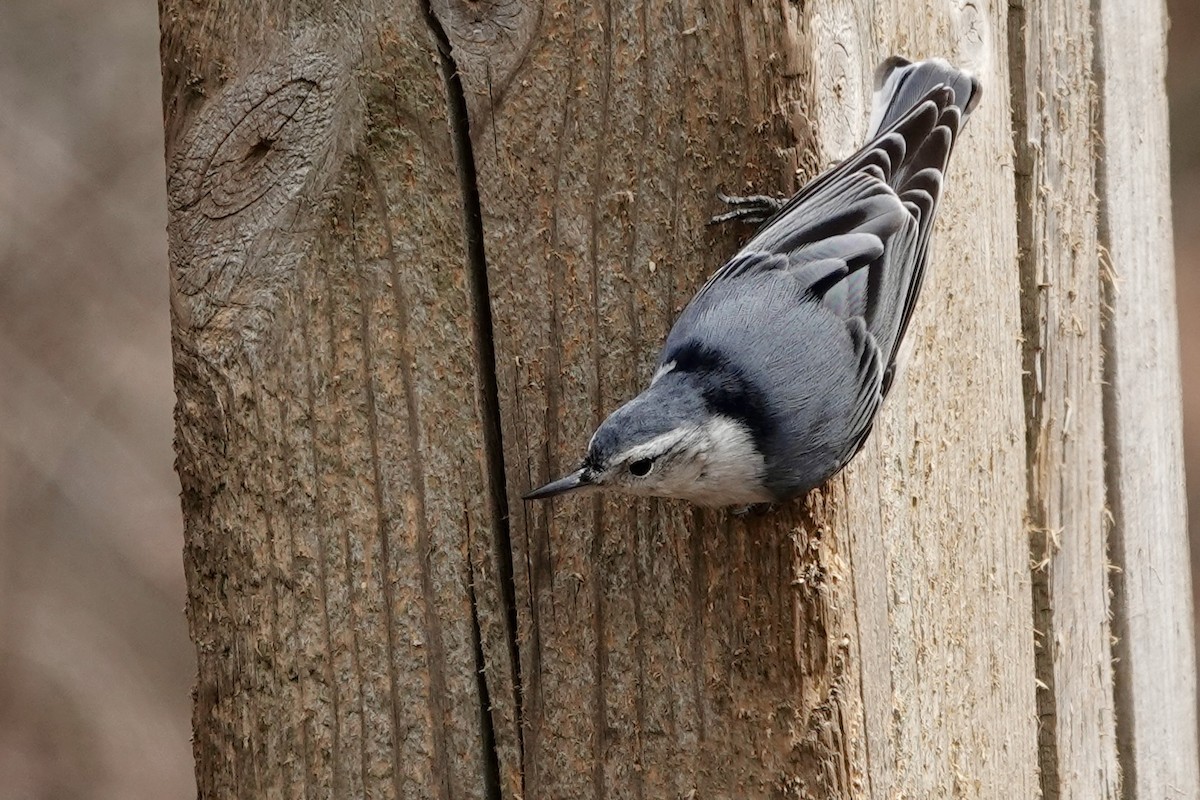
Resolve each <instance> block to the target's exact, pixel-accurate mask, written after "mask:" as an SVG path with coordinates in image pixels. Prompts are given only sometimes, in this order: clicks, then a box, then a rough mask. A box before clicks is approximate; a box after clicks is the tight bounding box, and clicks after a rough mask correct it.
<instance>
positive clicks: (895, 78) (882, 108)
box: [867, 56, 980, 140]
mask: <svg viewBox="0 0 1200 800" xmlns="http://www.w3.org/2000/svg"><path fill="white" fill-rule="evenodd" d="M939 86H948V87H949V88H950V89H951V90H952V91H953V92H954V105H956V106H957V107H958V109H959V113H960V114H961V115H962V117H963V119H966V117H967V116H968V115H969V114H970V113H971V112H972V111H974V110H975V106H976V105H978V104H979V93H980V84H979V79H978V78H976V77H975V76H974V75H971V74H970V73H968V72H964V71H962V70H960V69H958V68H957V67H955V66H953V65H951V64H950V63H949V62H947V61H944V60H942V59H940V58H931V59H929V60H928V61H920V62H917V63H916V64H914V63H912V62H911V61H909V60H908V59H907V58H904V57H902V56H892V57H891V58H889V59H887V60H886V61H884V62H883V63H882V64H880V65H879V66H878V67H877V68H876V70H875V95H874V97H873V98H872V101H871V122H870V124H869V125H867V139H868V140H871V139H874V138H875V137H876V136H878V135H879V133H880V131H882V130H884V129H886V128H888V127H890V126H892V125H894V124H896V122H897V121H898V120H900V119H901V118H903V117H904V115H905V114H907V113H908V112H909V111H911V110H912V109H913V108H914V107H916V105H917V104H918V103H920V102H921V101H922V100H924V99H925V98H926V97H927V96H928V95H929V93H930V92H932V91H933V90H934V89H936V88H938V87H939Z"/></svg>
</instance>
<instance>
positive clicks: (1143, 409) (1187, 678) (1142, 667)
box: [1093, 0, 1200, 800]
mask: <svg viewBox="0 0 1200 800" xmlns="http://www.w3.org/2000/svg"><path fill="white" fill-rule="evenodd" d="M1093 5H1094V7H1095V8H1096V15H1097V16H1096V24H1097V27H1098V31H1099V37H1098V42H1097V47H1098V58H1097V63H1098V64H1099V65H1100V68H1099V71H1098V72H1099V74H1098V75H1097V78H1098V79H1099V80H1098V82H1099V85H1100V115H1099V125H1098V128H1099V131H1098V132H1099V136H1100V139H1101V141H1103V142H1104V145H1105V154H1104V158H1103V159H1101V160H1100V161H1099V167H1098V169H1099V176H1098V184H1099V194H1100V203H1101V223H1100V243H1101V245H1102V246H1103V247H1104V248H1106V250H1107V254H1108V259H1107V265H1108V268H1109V269H1110V271H1111V286H1110V288H1109V291H1108V292H1107V295H1106V300H1107V304H1108V306H1109V314H1108V317H1107V319H1106V324H1105V331H1104V343H1105V352H1106V353H1107V359H1106V362H1105V383H1106V385H1107V386H1108V390H1107V392H1106V393H1105V405H1104V421H1105V446H1106V452H1107V453H1108V454H1109V455H1108V459H1107V465H1106V466H1107V470H1108V487H1109V501H1108V502H1109V508H1110V509H1111V510H1112V514H1113V533H1112V541H1111V542H1110V545H1109V552H1110V554H1111V555H1110V558H1112V560H1113V562H1114V567H1115V571H1114V581H1113V583H1114V590H1115V594H1116V596H1115V599H1114V615H1113V617H1114V619H1113V628H1114V632H1115V634H1116V636H1117V645H1116V647H1115V648H1114V650H1115V655H1116V657H1117V659H1118V661H1117V664H1118V666H1119V669H1118V671H1117V676H1116V680H1117V687H1116V698H1117V746H1118V748H1119V750H1120V759H1121V768H1122V770H1123V773H1124V785H1123V796H1124V797H1126V798H1138V799H1139V800H1140V799H1141V798H1150V797H1165V798H1184V797H1200V762H1198V760H1197V758H1196V751H1197V744H1196V654H1195V642H1194V641H1193V638H1192V632H1191V624H1192V623H1191V620H1192V615H1193V613H1194V609H1193V608H1192V591H1191V570H1190V566H1189V560H1188V543H1187V508H1186V498H1185V495H1184V483H1183V442H1182V434H1181V429H1182V420H1181V417H1182V409H1181V403H1180V388H1179V333H1178V327H1177V325H1176V316H1175V273H1174V268H1173V266H1174V262H1173V251H1172V239H1171V197H1170V188H1169V187H1170V183H1169V181H1168V171H1169V169H1170V160H1169V156H1168V144H1167V101H1166V88H1165V86H1164V81H1165V78H1166V48H1165V46H1164V44H1163V42H1164V41H1165V40H1166V24H1167V18H1166V8H1165V7H1164V4H1163V3H1162V2H1155V3H1139V2H1134V1H1133V0H1100V2H1099V3H1096V4H1093Z"/></svg>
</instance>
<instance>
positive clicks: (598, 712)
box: [435, 2, 1036, 798]
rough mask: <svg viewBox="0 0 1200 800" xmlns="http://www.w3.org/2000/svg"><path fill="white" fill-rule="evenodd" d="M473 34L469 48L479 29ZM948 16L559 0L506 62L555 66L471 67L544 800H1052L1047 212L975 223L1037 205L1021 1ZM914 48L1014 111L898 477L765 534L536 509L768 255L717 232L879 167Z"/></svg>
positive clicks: (912, 381) (657, 509) (943, 305)
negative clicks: (1030, 275)
mask: <svg viewBox="0 0 1200 800" xmlns="http://www.w3.org/2000/svg"><path fill="white" fill-rule="evenodd" d="M437 10H438V7H437V6H436V5H435V11H437ZM439 13H440V14H443V15H444V17H443V19H444V24H445V27H446V29H447V31H448V34H449V37H450V39H451V41H452V42H454V43H455V44H456V45H457V39H456V33H455V32H456V31H457V30H459V29H460V28H461V29H463V30H464V31H469V30H470V25H471V23H470V21H469V20H467V21H464V20H460V18H459V17H457V16H456V13H457V12H456V11H455V7H454V6H453V5H451V6H450V7H448V8H447V9H446V10H444V11H442V12H439ZM928 14H929V17H928V19H927V20H926V21H924V22H920V21H919V20H920V17H919V16H918V22H917V24H916V25H915V26H914V25H913V24H912V21H911V19H910V18H909V16H906V15H902V14H901V12H900V11H897V10H890V9H889V8H887V7H886V6H885V4H880V5H878V6H873V5H871V4H848V3H834V2H824V3H811V4H805V6H804V8H803V10H801V9H800V8H799V7H798V6H795V5H792V4H758V3H755V4H745V3H729V4H725V3H715V4H696V3H682V2H650V3H644V4H643V3H623V2H612V3H606V4H595V5H592V6H589V7H588V8H587V10H586V11H585V12H581V11H580V10H578V9H577V8H576V7H574V6H569V5H567V4H555V3H549V4H546V5H545V6H543V8H542V15H541V18H540V20H539V21H538V28H537V32H536V34H535V35H533V36H526V35H525V34H524V33H521V34H514V35H512V36H511V37H507V38H506V39H505V41H509V40H511V41H513V42H517V43H520V46H521V47H523V48H524V49H525V53H524V56H523V58H522V59H521V60H520V61H519V62H518V64H519V66H518V67H516V69H515V72H513V73H512V74H511V75H510V74H507V73H505V72H503V71H500V70H498V69H493V70H492V71H491V72H490V73H488V74H484V75H480V74H478V73H476V74H472V71H471V70H472V69H473V68H477V67H475V66H473V65H478V64H479V59H480V54H479V52H478V51H477V50H473V51H472V53H471V56H470V60H469V61H464V62H461V63H460V69H463V71H464V85H465V86H466V87H467V92H468V96H469V100H468V106H469V107H470V108H471V109H472V114H471V133H472V141H473V143H474V152H475V162H476V166H477V170H478V181H479V187H480V195H481V201H482V208H483V229H484V234H485V241H486V250H487V260H488V265H489V276H490V279H491V287H492V304H493V311H494V315H495V316H494V325H495V337H496V339H495V340H496V348H497V376H498V387H499V396H500V407H501V414H502V419H503V424H504V444H505V447H506V459H505V461H506V465H507V479H508V480H507V483H508V488H509V500H510V508H511V512H512V516H511V520H512V522H511V524H512V532H513V546H514V551H515V554H516V564H517V568H516V577H517V584H518V587H519V591H518V593H517V599H518V606H519V610H520V614H519V618H520V625H519V635H520V642H521V658H522V675H523V676H525V677H526V684H525V705H524V709H523V721H524V731H525V734H524V745H525V759H526V762H525V763H526V769H527V772H526V781H527V783H526V787H527V789H528V791H529V792H530V794H531V795H532V796H538V797H543V796H544V797H566V796H570V797H596V798H599V797H610V796H611V797H691V796H695V797H721V798H725V797H775V796H780V797H892V796H921V797H939V796H940V797H951V796H954V797H998V796H1033V794H1034V793H1035V791H1036V771H1035V769H1036V763H1035V730H1036V729H1035V718H1034V714H1033V691H1034V680H1033V650H1032V633H1031V629H1030V619H1031V616H1030V615H1031V612H1030V585H1029V569H1028V544H1027V539H1026V535H1025V529H1024V524H1023V514H1024V512H1025V490H1024V472H1025V452H1024V428H1023V416H1022V407H1021V402H1022V401H1021V377H1020V376H1021V352H1020V342H1019V331H1020V317H1019V305H1018V297H1019V288H1020V287H1019V284H1018V272H1017V269H1016V255H1017V251H1016V238H1015V212H1014V209H1013V204H1012V201H1011V199H1009V200H1007V201H1005V202H1001V203H996V204H994V206H995V207H994V209H993V211H994V213H991V214H989V215H986V216H981V215H978V214H972V213H971V209H973V208H977V207H979V206H981V205H984V204H988V203H989V202H990V200H989V198H991V197H993V196H996V195H999V196H1001V197H1005V198H1012V197H1013V191H1014V188H1013V177H1012V175H1013V173H1012V162H1011V156H1010V153H1011V141H1012V139H1011V129H1010V127H1009V123H1008V119H1009V117H1008V108H1007V105H1006V94H1007V92H1006V89H1005V87H1006V85H1007V82H1008V78H1007V73H1006V67H1007V63H1006V60H1005V58H1004V52H1005V50H1004V48H1005V46H1006V43H1007V37H1006V27H1005V25H1006V9H999V10H997V11H995V12H989V13H988V14H985V13H981V12H979V11H978V10H977V9H976V8H975V7H974V6H969V7H967V8H965V9H959V8H958V7H957V5H955V4H949V3H936V4H933V8H932V9H930V10H929V12H928ZM901 27H903V28H905V29H907V30H909V31H910V35H909V37H903V38H902V37H899V36H897V35H896V33H895V31H896V30H897V29H898V28H901ZM462 36H463V37H464V38H465V37H466V36H467V33H466V32H464V33H463V34H462ZM465 46H466V45H464V47H465ZM893 50H898V51H902V52H907V53H909V54H910V55H914V56H919V55H924V54H943V55H947V56H949V57H951V58H953V59H955V60H958V61H963V60H966V61H968V62H971V61H978V62H979V63H978V65H977V68H978V69H980V72H981V77H982V80H983V82H984V84H985V85H987V86H989V87H992V88H991V89H990V91H989V93H988V94H987V95H985V96H986V97H987V98H988V99H987V101H986V102H985V104H984V106H983V107H982V108H981V109H980V111H979V112H978V114H977V116H976V118H974V119H972V121H971V124H970V125H969V126H968V132H967V135H966V136H965V138H964V140H963V143H962V146H961V148H960V150H959V152H958V153H956V156H955V161H954V164H953V165H952V169H951V178H950V190H949V192H948V194H947V197H946V206H947V207H946V209H945V213H944V219H943V221H942V223H941V224H940V225H939V233H938V241H937V243H936V244H935V259H934V260H935V264H934V267H933V270H932V276H931V278H930V285H929V286H928V288H927V297H926V299H925V301H924V303H923V304H922V310H921V312H920V313H919V315H918V318H917V321H916V323H915V324H914V338H915V339H916V340H917V345H916V350H917V354H916V355H915V356H914V359H913V361H914V363H913V365H912V366H910V369H909V374H908V377H907V378H906V379H905V380H904V382H905V383H906V385H905V386H903V387H902V388H901V389H899V390H898V391H897V392H896V393H895V395H894V396H893V399H892V400H891V401H890V402H889V405H888V408H887V410H886V411H885V413H884V418H883V419H882V420H881V422H880V424H879V426H878V427H879V429H880V430H879V431H878V432H877V434H876V436H875V438H874V440H873V444H871V445H869V446H868V449H869V451H870V452H869V453H868V454H864V455H863V456H862V457H860V459H859V461H858V462H857V463H856V464H855V465H854V466H853V467H852V468H851V469H850V471H849V472H848V474H847V477H846V478H845V480H844V481H842V480H839V481H837V482H836V483H835V485H833V486H831V487H830V488H828V489H827V490H825V491H823V492H818V493H815V494H814V495H813V496H812V497H810V498H809V500H808V502H807V504H800V503H796V504H792V505H789V506H788V507H786V508H784V509H782V510H781V511H780V512H778V513H776V514H774V515H772V516H769V517H767V518H764V519H752V520H741V519H734V518H731V517H728V516H726V515H725V514H724V513H715V512H707V511H700V510H696V509H694V508H691V507H689V506H687V505H685V504H680V503H672V502H658V501H645V500H634V501H631V500H626V499H615V498H587V499H582V500H580V499H567V500H563V501H558V502H555V503H554V504H552V505H528V506H525V505H522V504H521V502H520V499H519V497H520V494H521V493H522V492H523V491H525V490H527V489H529V488H531V487H533V486H536V485H538V484H539V483H540V482H542V481H544V480H545V479H546V478H548V477H551V476H555V475H557V474H560V473H562V472H564V471H566V470H568V469H570V468H572V467H573V465H574V463H575V461H576V460H577V459H578V458H579V457H580V456H581V455H582V453H583V450H584V448H585V446H586V444H587V439H588V437H589V435H590V433H591V431H592V429H593V428H594V426H595V425H596V424H597V423H598V422H600V421H601V420H602V419H603V417H604V415H605V414H606V413H608V412H609V411H611V410H612V409H613V408H615V407H616V406H617V405H618V404H619V403H620V402H622V401H624V400H625V399H628V398H629V397H630V396H632V395H633V394H634V393H636V392H637V391H638V390H639V389H640V388H641V387H642V386H644V385H645V382H646V381H647V380H648V377H649V375H650V374H651V372H652V371H653V363H654V359H655V357H656V356H657V349H658V346H659V345H660V343H661V341H662V339H663V337H664V336H665V334H666V331H667V330H668V328H669V326H670V324H671V322H672V321H673V319H674V317H675V315H676V314H677V313H678V311H679V310H680V309H681V308H682V305H683V304H684V303H685V302H686V301H687V299H688V298H689V297H690V296H691V294H692V293H693V292H694V291H695V290H696V289H697V288H698V287H699V286H700V284H701V283H702V282H703V280H704V278H705V277H706V276H707V274H708V273H710V272H711V271H712V270H713V269H715V268H716V267H717V266H719V264H720V263H721V261H722V260H724V259H725V258H726V257H728V256H729V255H730V254H731V253H732V251H733V250H734V249H735V248H736V244H737V242H738V241H739V240H740V239H741V237H742V236H744V235H745V233H746V232H739V231H729V230H711V229H707V228H705V221H706V220H707V219H708V217H709V216H711V215H712V214H713V213H715V212H717V211H719V208H718V206H717V204H716V203H715V201H714V197H715V193H716V191H717V190H718V189H724V190H726V191H732V192H743V191H747V190H753V191H763V192H781V193H782V192H789V191H792V190H793V189H794V188H795V185H796V184H795V183H793V179H792V172H793V170H795V169H796V168H799V169H800V170H801V173H802V177H811V176H812V175H813V174H814V171H815V170H817V169H819V168H822V167H824V166H825V165H826V164H828V163H832V162H833V161H834V160H836V159H837V158H840V157H844V156H845V155H848V154H849V153H850V152H852V150H853V149H854V148H856V147H857V146H858V145H859V144H860V143H861V137H862V131H863V128H864V126H865V122H866V118H867V114H868V110H869V103H870V76H871V73H872V71H873V69H874V66H875V64H876V63H877V62H878V61H879V60H880V59H881V58H882V57H883V56H885V55H886V54H887V53H889V52H891V51H893ZM456 52H457V50H456ZM502 60H504V59H501V58H499V57H498V58H497V60H496V61H497V63H499V62H500V61H502ZM504 63H511V59H508V60H504ZM969 65H970V66H976V65H975V64H970V63H969ZM472 92H474V93H475V95H476V96H474V97H470V95H471V93H472ZM956 231H957V232H956ZM985 409H986V411H984V410H985ZM985 621H986V622H985ZM1009 792H1014V793H1015V795H1009V794H1008V793H1009Z"/></svg>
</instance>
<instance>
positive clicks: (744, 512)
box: [732, 503, 775, 519]
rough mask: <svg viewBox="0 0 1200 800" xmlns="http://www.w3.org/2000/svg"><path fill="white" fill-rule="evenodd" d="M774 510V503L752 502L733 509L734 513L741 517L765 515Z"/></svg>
mask: <svg viewBox="0 0 1200 800" xmlns="http://www.w3.org/2000/svg"><path fill="white" fill-rule="evenodd" d="M774 510H775V504H774V503H751V504H750V505H748V506H742V507H741V508H735V509H733V511H732V514H733V515H734V516H735V517H737V518H739V519H744V518H746V517H765V516H766V515H768V514H770V513H771V512H773V511H774Z"/></svg>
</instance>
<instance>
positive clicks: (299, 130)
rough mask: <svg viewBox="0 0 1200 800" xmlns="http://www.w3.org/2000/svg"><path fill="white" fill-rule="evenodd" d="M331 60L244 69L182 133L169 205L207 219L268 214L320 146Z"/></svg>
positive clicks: (294, 187)
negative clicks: (245, 73) (252, 70)
mask: <svg viewBox="0 0 1200 800" xmlns="http://www.w3.org/2000/svg"><path fill="white" fill-rule="evenodd" d="M334 71H335V67H334V64H333V62H332V59H328V58H322V57H320V56H319V55H313V56H309V57H307V58H305V59H304V60H303V61H301V62H300V63H299V64H276V65H272V67H269V68H268V69H266V70H262V71H257V72H253V73H250V74H249V75H247V76H245V78H244V79H242V80H239V81H237V82H235V83H234V84H232V85H231V86H230V87H228V88H227V89H226V91H224V92H223V93H222V94H221V95H219V96H218V97H217V98H216V99H215V100H213V101H212V102H211V103H209V104H208V105H207V106H206V107H205V109H204V110H203V112H202V113H201V114H200V116H199V118H198V119H197V120H196V122H195V124H194V125H193V126H192V128H191V130H189V131H188V133H187V135H186V136H185V137H184V142H183V147H182V148H181V150H180V152H179V154H178V156H177V159H176V164H174V165H173V168H172V170H171V180H170V183H169V185H168V187H167V189H168V193H169V196H170V201H171V207H172V209H173V210H176V211H187V210H192V209H194V210H195V211H197V212H198V213H200V214H203V215H204V216H205V217H207V218H208V219H210V220H220V219H225V218H228V217H231V216H234V215H237V214H242V213H244V212H248V211H250V210H251V209H252V208H253V214H254V215H255V216H262V215H267V216H270V215H272V214H273V213H274V212H277V211H279V210H280V209H281V208H282V207H283V206H284V205H286V204H287V202H288V201H289V200H290V199H291V198H292V197H293V196H295V194H296V193H297V192H298V191H299V190H300V188H301V187H302V186H303V184H304V180H305V178H306V177H307V175H308V172H309V170H310V169H311V168H312V166H313V164H314V162H315V160H316V159H318V158H320V157H321V155H322V154H323V153H324V152H325V150H326V145H327V144H328V141H329V138H330V135H331V132H332V128H333V124H332V123H333V110H334V107H335V105H336V103H335V99H336V95H337V92H335V91H333V88H334V87H333V85H332V83H333V81H332V80H331V79H332V78H333V74H332V73H334Z"/></svg>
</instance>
